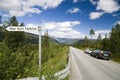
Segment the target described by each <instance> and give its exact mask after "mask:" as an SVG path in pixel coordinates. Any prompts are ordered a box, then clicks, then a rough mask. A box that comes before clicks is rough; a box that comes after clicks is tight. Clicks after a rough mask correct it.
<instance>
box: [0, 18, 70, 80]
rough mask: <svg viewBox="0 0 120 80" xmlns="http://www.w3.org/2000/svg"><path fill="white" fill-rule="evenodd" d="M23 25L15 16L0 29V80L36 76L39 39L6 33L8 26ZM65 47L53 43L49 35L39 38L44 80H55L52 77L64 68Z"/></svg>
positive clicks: (66, 54) (66, 50)
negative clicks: (39, 40)
mask: <svg viewBox="0 0 120 80" xmlns="http://www.w3.org/2000/svg"><path fill="white" fill-rule="evenodd" d="M10 25H11V26H18V25H19V26H24V23H23V22H22V23H19V22H18V21H17V19H16V17H15V16H13V17H11V18H10V19H9V20H6V21H3V25H2V26H0V79H1V80H15V79H20V78H26V77H39V76H40V75H39V74H40V71H39V65H38V37H37V36H36V35H33V34H28V33H25V32H8V31H6V30H5V28H6V27H8V26H10ZM67 58H68V47H67V46H64V45H61V44H59V43H58V44H54V42H52V41H51V40H50V38H49V35H48V33H47V32H46V33H45V35H44V36H43V37H42V67H41V69H42V72H41V75H44V76H45V77H46V80H57V79H56V78H54V74H55V73H56V72H58V71H60V70H62V69H64V68H65V66H66V64H67Z"/></svg>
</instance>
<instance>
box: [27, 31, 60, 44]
mask: <svg viewBox="0 0 120 80" xmlns="http://www.w3.org/2000/svg"><path fill="white" fill-rule="evenodd" d="M25 36H26V43H34V44H38V43H39V36H38V35H35V34H31V33H25ZM43 38H44V36H42V37H41V39H42V40H43ZM49 41H50V43H53V44H60V43H59V42H58V41H57V40H55V39H54V38H52V37H49Z"/></svg>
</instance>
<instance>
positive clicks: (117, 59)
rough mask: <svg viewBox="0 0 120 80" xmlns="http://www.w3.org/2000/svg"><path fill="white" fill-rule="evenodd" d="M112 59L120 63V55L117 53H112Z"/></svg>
mask: <svg viewBox="0 0 120 80" xmlns="http://www.w3.org/2000/svg"><path fill="white" fill-rule="evenodd" d="M111 60H112V61H115V62H117V63H120V55H119V54H117V53H114V54H112V59H111Z"/></svg>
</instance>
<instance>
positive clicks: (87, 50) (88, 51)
mask: <svg viewBox="0 0 120 80" xmlns="http://www.w3.org/2000/svg"><path fill="white" fill-rule="evenodd" d="M91 52H92V50H90V49H86V50H85V51H84V53H87V54H90V53H91Z"/></svg>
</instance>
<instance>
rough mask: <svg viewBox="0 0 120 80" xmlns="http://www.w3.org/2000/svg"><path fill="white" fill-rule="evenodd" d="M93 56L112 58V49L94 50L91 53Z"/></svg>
mask: <svg viewBox="0 0 120 80" xmlns="http://www.w3.org/2000/svg"><path fill="white" fill-rule="evenodd" d="M90 55H91V56H94V57H96V58H102V59H106V60H109V59H110V58H111V52H110V51H104V50H94V51H92V53H91V54H90Z"/></svg>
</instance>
